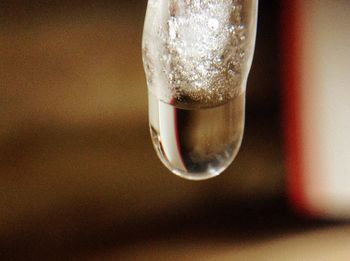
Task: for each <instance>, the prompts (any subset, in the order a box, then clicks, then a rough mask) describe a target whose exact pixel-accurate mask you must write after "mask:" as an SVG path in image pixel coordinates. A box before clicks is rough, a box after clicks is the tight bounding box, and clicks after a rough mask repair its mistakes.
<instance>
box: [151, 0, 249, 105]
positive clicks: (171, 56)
mask: <svg viewBox="0 0 350 261" xmlns="http://www.w3.org/2000/svg"><path fill="white" fill-rule="evenodd" d="M242 2H243V0H169V6H168V7H167V10H168V14H167V15H166V21H165V22H164V23H163V22H162V23H159V25H158V27H157V30H158V36H159V38H158V39H160V41H161V46H162V47H161V48H159V49H160V51H159V57H158V59H152V58H151V57H150V59H149V60H150V61H149V63H150V65H149V66H150V67H152V61H151V60H153V63H155V62H158V63H161V64H160V67H161V68H162V69H161V71H162V73H163V74H164V75H165V76H164V77H165V78H166V80H167V82H168V88H169V89H170V93H171V95H172V98H173V100H175V101H176V102H178V103H179V104H181V103H182V104H185V103H191V104H200V105H208V106H210V105H215V104H218V103H222V102H223V101H227V100H229V99H231V98H233V97H235V96H236V95H237V93H239V92H240V91H241V85H242V70H243V66H244V62H245V56H246V53H245V48H246V46H247V44H246V41H247V40H246V38H247V37H246V29H245V25H244V23H243V21H242V20H243V19H242ZM159 6H161V4H160V3H159V5H157V7H156V5H155V8H158V7H159ZM163 6H164V5H163ZM159 8H160V7H159ZM162 8H163V7H162ZM151 44H152V43H151ZM146 49H147V48H146ZM145 56H146V59H147V55H145ZM146 62H147V61H146ZM150 74H151V73H150ZM148 78H150V77H148Z"/></svg>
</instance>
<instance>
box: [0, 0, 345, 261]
mask: <svg viewBox="0 0 350 261" xmlns="http://www.w3.org/2000/svg"><path fill="white" fill-rule="evenodd" d="M145 7H146V2H145V1H136V0H133V1H107V0H104V1H92V0H89V1H79V0H75V1H43V0H42V1H29V0H27V1H6V0H5V1H1V2H0V188H1V190H0V257H1V259H2V260H7V259H8V260H14V259H19V260H30V259H33V260H38V259H43V260H56V259H57V260H67V259H70V258H72V259H79V260H86V259H89V260H90V258H91V259H92V260H106V259H108V258H109V259H108V260H116V259H118V260H119V259H122V260H158V259H159V260H192V259H193V260H196V258H195V257H198V258H199V259H202V260H204V258H208V260H232V259H231V257H232V255H237V256H236V258H237V260H241V259H242V260H257V259H256V257H259V256H260V257H264V254H265V257H267V259H266V260H281V259H279V257H280V256H281V255H282V256H283V255H284V253H286V251H288V249H289V250H291V253H292V252H294V250H293V247H294V248H297V247H298V246H299V249H300V247H301V248H302V247H304V246H305V244H304V243H303V242H316V243H314V245H315V244H316V247H314V248H315V249H317V248H318V246H319V245H317V244H318V243H317V242H321V241H322V240H323V239H325V238H327V235H328V234H327V233H333V234H332V235H333V237H334V238H340V239H344V234H343V232H342V230H339V231H333V230H330V231H328V230H323V229H322V227H324V226H327V227H329V226H331V225H330V224H325V223H320V222H315V221H310V220H309V221H308V220H305V219H301V218H298V217H296V216H295V215H294V214H293V212H292V211H291V210H290V208H289V207H288V204H287V200H286V196H285V194H286V193H285V186H284V173H285V172H284V154H283V142H282V139H283V135H282V134H283V128H282V127H283V125H282V123H283V121H282V117H281V108H280V107H281V106H280V105H281V104H282V102H281V99H280V92H281V85H280V77H279V63H280V62H279V38H278V35H279V30H280V28H279V22H278V21H279V1H261V2H260V10H259V12H260V13H259V28H258V37H257V47H256V54H255V58H254V64H253V68H252V71H251V74H250V80H249V85H248V89H247V122H246V132H245V137H244V142H243V145H242V148H241V151H240V153H239V155H238V157H237V159H236V160H235V162H234V163H233V164H232V166H230V167H229V169H228V170H227V171H226V172H225V173H224V174H222V175H221V176H220V177H218V178H215V179H213V180H209V181H205V182H189V181H185V180H181V179H179V178H177V177H175V176H174V175H172V174H170V173H169V172H168V171H167V170H166V169H165V168H164V167H163V166H162V165H161V163H160V161H159V160H158V159H157V157H156V155H155V153H154V151H153V148H152V145H151V142H150V138H149V131H148V119H147V87H146V84H145V79H144V74H143V68H142V62H141V47H140V46H141V37H142V26H143V18H144V13H145ZM319 229H322V230H321V232H318V230H319ZM327 229H328V228H327ZM304 230H306V231H309V230H315V231H316V232H308V233H307V234H304V233H303V231H304ZM322 231H323V232H322ZM324 234H325V235H324ZM293 235H295V236H293ZM284 237H286V238H287V239H286V240H285V241H284V239H283V238H284ZM347 239H348V238H347ZM303 240H304V241H303ZM348 240H349V239H348ZM342 242H343V243H344V242H346V241H344V240H342ZM306 245H307V243H306ZM338 246H339V245H338ZM310 247H311V245H310ZM242 249H243V250H242ZM268 249H270V250H271V251H269V250H268ZM310 249H312V248H310ZM292 250H293V251H292ZM310 251H311V252H310V253H317V250H316V252H315V251H314V252H312V250H310ZM106 253H107V254H106ZM189 253H191V254H189ZM301 253H303V252H301ZM305 253H309V252H308V251H307V250H305ZM271 254H272V256H269V255H271ZM345 254H346V253H345ZM269 257H270V258H269ZM210 258H213V259H210ZM239 258H241V259H239ZM274 258H275V259H274ZM311 258H312V256H311ZM291 260H296V259H291ZM312 260H313V259H312ZM315 260H316V259H315Z"/></svg>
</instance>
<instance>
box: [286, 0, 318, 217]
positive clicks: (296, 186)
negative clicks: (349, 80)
mask: <svg viewBox="0 0 350 261" xmlns="http://www.w3.org/2000/svg"><path fill="white" fill-rule="evenodd" d="M281 7H282V12H281V15H282V17H281V36H282V46H281V51H282V81H283V108H284V112H283V116H284V117H283V118H284V119H285V121H284V122H283V127H284V130H285V141H286V142H285V153H286V159H287V161H286V168H287V178H286V181H287V190H288V198H289V201H290V203H291V205H292V207H293V208H294V209H295V210H296V212H297V213H298V214H299V215H302V216H307V217H312V216H315V213H314V212H313V211H312V208H311V206H310V205H309V202H308V200H307V197H306V193H305V184H304V182H303V175H305V171H304V161H303V155H302V144H303V143H302V135H301V134H302V132H301V130H302V126H301V117H302V115H301V113H302V112H301V103H300V98H301V92H300V89H301V87H302V86H301V65H302V64H301V58H302V57H301V55H302V41H301V40H302V39H301V37H302V24H303V19H302V18H303V17H302V12H301V8H302V0H294V1H283V2H282V6H281Z"/></svg>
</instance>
